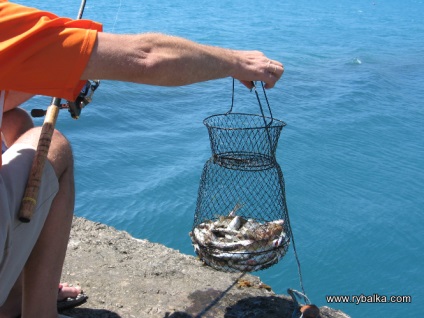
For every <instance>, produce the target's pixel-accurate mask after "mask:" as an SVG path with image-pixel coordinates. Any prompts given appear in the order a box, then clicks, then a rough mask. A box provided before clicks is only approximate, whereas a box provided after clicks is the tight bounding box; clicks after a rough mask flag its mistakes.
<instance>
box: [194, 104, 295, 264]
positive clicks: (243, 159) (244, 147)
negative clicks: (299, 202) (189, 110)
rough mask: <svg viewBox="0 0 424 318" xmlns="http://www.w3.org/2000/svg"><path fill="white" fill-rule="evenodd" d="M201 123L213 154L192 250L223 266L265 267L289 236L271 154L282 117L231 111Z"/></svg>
mask: <svg viewBox="0 0 424 318" xmlns="http://www.w3.org/2000/svg"><path fill="white" fill-rule="evenodd" d="M258 100H259V99H258ZM261 111H262V108H261ZM204 124H205V125H206V127H207V129H208V132H209V138H210V142H211V150H212V157H211V158H210V159H209V160H208V161H207V162H206V163H205V165H204V168H203V172H202V176H201V179H200V185H199V191H198V197H197V204H196V212H195V216H194V223H193V228H192V231H191V232H190V237H191V240H192V243H193V246H194V249H195V252H196V253H197V255H198V256H199V257H200V259H201V260H202V261H203V262H205V263H206V264H207V265H209V266H211V267H213V268H215V269H219V270H223V271H237V272H251V271H256V270H262V269H265V268H268V267H270V266H272V265H273V264H276V263H277V262H278V261H279V260H280V259H281V258H282V257H283V256H284V255H285V254H286V252H287V250H288V248H289V244H290V239H291V228H290V222H289V217H288V211H287V205H286V199H285V188H284V178H283V173H282V171H281V168H280V166H279V165H278V163H277V161H276V158H275V151H276V148H277V143H278V139H279V136H280V133H281V130H282V129H283V127H284V126H285V123H284V122H282V121H280V120H277V119H274V118H272V117H265V116H264V115H263V113H262V115H255V114H244V113H231V111H230V112H229V113H226V114H219V115H213V116H210V117H208V118H206V119H205V120H204Z"/></svg>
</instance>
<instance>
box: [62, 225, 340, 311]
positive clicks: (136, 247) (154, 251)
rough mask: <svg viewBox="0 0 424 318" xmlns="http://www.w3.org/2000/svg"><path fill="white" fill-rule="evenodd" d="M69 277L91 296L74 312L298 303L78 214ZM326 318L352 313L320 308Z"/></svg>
mask: <svg viewBox="0 0 424 318" xmlns="http://www.w3.org/2000/svg"><path fill="white" fill-rule="evenodd" d="M62 281H63V282H69V283H72V284H78V283H80V284H81V286H82V287H83V289H84V291H85V292H86V293H87V295H88V296H89V299H88V302H87V303H86V304H84V305H82V306H81V307H78V308H74V309H71V310H68V311H64V312H63V314H66V315H69V316H72V317H76V318H77V317H81V318H82V317H84V318H90V317H102V318H118V317H124V318H126V317H136V318H143V317H161V318H166V317H169V318H176V317H181V318H192V317H196V318H200V317H213V318H221V317H225V318H242V317H243V318H245V317H249V318H253V317H264V318H265V317H266V318H274V317H275V318H276V317H278V318H285V317H287V318H291V314H292V311H293V304H292V302H291V300H290V298H289V297H288V296H286V295H276V294H275V293H274V292H273V291H272V290H271V289H270V287H269V286H266V285H265V284H263V283H262V282H261V281H260V279H259V278H258V277H256V276H252V275H250V274H245V275H243V274H234V273H224V272H219V271H216V270H213V269H211V268H209V267H207V266H204V265H202V262H200V261H199V260H198V259H197V258H195V257H193V256H190V255H184V254H181V253H179V252H178V251H176V250H173V249H170V248H167V247H165V246H163V245H160V244H156V243H151V242H149V241H147V240H139V239H135V238H133V237H131V236H130V235H129V234H128V233H126V232H122V231H117V230H115V229H114V228H111V227H108V226H106V225H104V224H100V223H94V222H91V221H89V220H86V219H83V218H74V222H73V226H72V231H71V238H70V241H69V246H68V252H67V256H66V260H65V266H64V270H63V274H62ZM320 310H321V316H322V317H323V318H330V317H331V318H346V317H348V316H347V315H345V314H344V313H342V312H340V311H336V310H333V309H330V308H328V307H321V308H320Z"/></svg>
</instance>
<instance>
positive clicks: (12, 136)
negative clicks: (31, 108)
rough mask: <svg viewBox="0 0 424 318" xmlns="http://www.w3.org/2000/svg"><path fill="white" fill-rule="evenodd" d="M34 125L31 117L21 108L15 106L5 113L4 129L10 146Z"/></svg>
mask: <svg viewBox="0 0 424 318" xmlns="http://www.w3.org/2000/svg"><path fill="white" fill-rule="evenodd" d="M33 127H34V124H33V122H32V119H31V117H30V116H29V114H28V113H27V112H26V111H25V110H23V109H21V108H14V109H12V110H9V111H7V112H5V113H4V117H3V123H2V130H3V133H4V136H5V138H6V143H7V144H8V146H11V145H12V144H13V143H15V141H16V140H17V139H18V138H19V137H20V136H22V135H23V134H24V133H25V132H27V131H28V130H30V129H31V128H33Z"/></svg>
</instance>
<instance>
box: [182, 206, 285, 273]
mask: <svg viewBox="0 0 424 318" xmlns="http://www.w3.org/2000/svg"><path fill="white" fill-rule="evenodd" d="M240 207H241V206H240V205H236V207H235V208H234V209H233V210H232V211H231V212H230V213H229V215H228V216H220V217H219V218H217V219H215V220H207V221H205V222H203V223H200V224H199V225H198V226H196V227H195V228H194V229H193V230H192V231H191V232H190V237H191V240H192V244H193V246H194V250H195V252H196V253H197V255H198V256H199V258H200V259H201V260H202V261H203V262H205V263H206V264H207V265H209V266H211V267H213V268H215V269H218V270H223V271H229V272H252V271H257V270H261V269H265V268H268V267H270V266H271V265H273V264H276V263H277V262H278V261H279V260H280V259H281V258H282V257H283V256H284V255H285V253H286V251H287V249H288V246H289V243H290V237H289V235H287V234H286V231H285V227H284V220H282V219H280V220H274V221H270V222H259V221H257V220H255V219H253V218H245V217H242V216H239V215H236V213H235V212H236V211H237V210H238V209H239V208H240Z"/></svg>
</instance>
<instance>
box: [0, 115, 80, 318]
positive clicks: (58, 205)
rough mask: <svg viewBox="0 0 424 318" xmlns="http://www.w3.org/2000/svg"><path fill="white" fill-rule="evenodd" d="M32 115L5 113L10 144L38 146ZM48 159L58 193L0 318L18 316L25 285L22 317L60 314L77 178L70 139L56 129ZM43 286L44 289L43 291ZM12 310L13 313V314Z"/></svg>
mask: <svg viewBox="0 0 424 318" xmlns="http://www.w3.org/2000/svg"><path fill="white" fill-rule="evenodd" d="M31 127H32V121H31V118H29V116H28V115H27V114H26V112H25V111H23V110H21V109H15V110H12V111H10V112H7V113H5V116H4V121H3V132H4V133H5V137H6V141H7V143H8V145H9V146H10V145H11V144H13V143H14V142H15V140H16V139H17V140H16V141H17V142H19V143H26V144H30V145H32V146H33V147H36V146H37V143H38V139H39V134H40V129H32V130H30V131H28V132H26V133H25V134H24V135H22V136H21V137H20V135H21V134H22V133H24V132H25V131H26V130H28V129H29V128H31ZM48 160H49V161H50V162H51V164H52V166H53V169H54V171H55V173H56V176H57V177H58V180H59V192H58V193H57V195H56V197H55V199H54V200H53V203H52V205H51V209H50V213H49V215H48V217H47V219H46V222H45V225H44V227H43V229H42V232H41V234H40V236H39V239H38V240H37V243H36V245H35V247H34V249H33V251H32V253H31V255H30V257H29V259H28V261H27V263H26V265H25V268H24V271H23V273H24V274H23V275H21V276H20V278H18V280H17V282H16V284H15V287H14V288H13V290H12V291H11V293H10V295H9V297H8V300H7V301H6V303H5V304H4V306H3V307H1V308H0V317H15V316H16V315H17V314H19V312H20V308H19V310H18V312H17V313H16V312H15V311H16V310H17V308H16V307H17V305H19V303H20V302H21V297H19V295H20V294H21V292H22V281H23V286H24V297H23V299H24V300H23V304H22V317H55V318H56V317H57V311H56V300H57V296H58V295H57V292H58V285H59V279H60V275H61V270H62V265H63V260H64V257H65V253H66V246H67V242H68V238H69V231H70V227H71V222H72V213H73V207H74V181H73V159H72V152H71V148H70V145H69V143H68V142H67V140H66V139H65V138H64V137H63V136H62V135H61V134H60V133H58V132H55V134H54V136H53V139H52V143H51V146H50V151H49V155H48ZM40 286H42V288H43V290H42V292H39V291H40ZM12 313H13V314H12Z"/></svg>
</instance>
